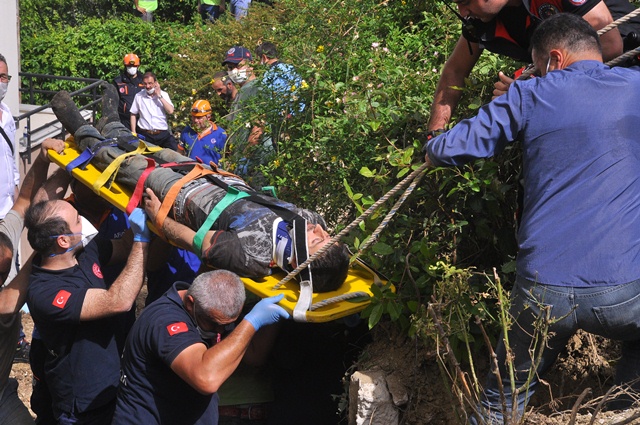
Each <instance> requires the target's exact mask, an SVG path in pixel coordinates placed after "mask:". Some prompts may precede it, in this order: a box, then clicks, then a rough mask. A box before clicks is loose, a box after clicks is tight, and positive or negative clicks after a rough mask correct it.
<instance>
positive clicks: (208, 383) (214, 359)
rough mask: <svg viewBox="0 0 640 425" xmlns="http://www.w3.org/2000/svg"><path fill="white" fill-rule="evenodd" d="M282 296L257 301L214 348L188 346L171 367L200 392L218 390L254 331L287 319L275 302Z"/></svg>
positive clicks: (237, 362)
mask: <svg viewBox="0 0 640 425" xmlns="http://www.w3.org/2000/svg"><path fill="white" fill-rule="evenodd" d="M283 297H284V295H282V294H281V295H279V296H277V297H271V298H265V299H263V300H262V301H260V302H259V303H258V304H256V305H255V307H253V309H252V310H251V311H250V312H249V313H248V314H247V315H246V316H245V317H244V319H243V320H242V321H241V322H240V324H239V325H238V326H237V327H236V328H235V329H234V330H233V332H231V333H230V334H229V336H227V337H226V338H225V339H223V340H222V341H220V342H219V343H217V344H216V345H214V346H213V347H211V348H209V349H207V348H206V346H205V345H204V344H193V345H191V346H189V347H187V348H186V349H184V350H183V351H182V352H181V353H180V354H178V356H177V357H176V358H175V359H174V360H173V362H172V363H171V370H173V371H174V372H175V373H176V374H177V375H178V376H180V378H182V379H183V380H184V381H185V382H186V383H188V384H189V385H191V387H193V388H194V389H195V390H196V391H198V392H200V393H202V394H213V393H214V392H216V391H218V388H220V385H222V383H223V382H224V381H226V380H227V378H229V376H230V375H231V374H232V373H233V371H234V370H236V368H237V367H238V364H239V363H240V360H242V356H244V354H245V352H246V351H247V348H248V347H249V343H250V342H251V339H252V338H253V336H254V335H255V333H256V332H257V331H258V330H259V329H260V328H262V327H264V326H267V325H270V324H273V323H276V322H277V321H279V320H280V319H283V318H284V319H287V318H289V313H287V312H286V311H285V310H284V309H283V308H282V307H280V306H279V305H277V304H276V303H277V302H278V301H280V300H282V298H283Z"/></svg>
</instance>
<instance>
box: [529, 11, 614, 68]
mask: <svg viewBox="0 0 640 425" xmlns="http://www.w3.org/2000/svg"><path fill="white" fill-rule="evenodd" d="M554 48H564V49H566V50H569V51H572V52H584V51H593V52H596V51H597V52H599V53H600V54H602V47H601V45H600V39H599V38H598V33H597V32H596V30H594V29H593V27H591V25H590V24H589V23H588V22H587V21H585V20H584V19H583V18H581V17H579V16H577V15H574V14H571V13H559V14H557V15H553V16H551V17H549V18H547V19H545V20H544V21H542V22H541V23H540V25H538V27H537V28H536V30H535V31H534V32H533V35H532V36H531V51H532V52H533V51H534V50H535V52H536V55H538V56H539V57H540V58H541V59H544V58H545V56H547V55H548V54H549V52H550V51H551V50H552V49H554Z"/></svg>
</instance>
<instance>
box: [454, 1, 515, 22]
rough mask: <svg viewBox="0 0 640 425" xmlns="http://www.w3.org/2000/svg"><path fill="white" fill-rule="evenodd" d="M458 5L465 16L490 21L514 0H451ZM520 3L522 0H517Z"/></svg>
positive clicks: (461, 13)
mask: <svg viewBox="0 0 640 425" xmlns="http://www.w3.org/2000/svg"><path fill="white" fill-rule="evenodd" d="M451 1H452V2H453V3H455V4H456V6H458V11H459V12H460V15H462V17H463V18H474V19H479V20H481V21H482V22H489V21H491V20H492V19H493V18H495V17H496V16H497V15H498V13H500V11H501V10H502V9H503V8H504V7H505V6H506V5H507V4H509V3H510V2H513V0H451ZM517 2H518V3H519V2H520V0H517Z"/></svg>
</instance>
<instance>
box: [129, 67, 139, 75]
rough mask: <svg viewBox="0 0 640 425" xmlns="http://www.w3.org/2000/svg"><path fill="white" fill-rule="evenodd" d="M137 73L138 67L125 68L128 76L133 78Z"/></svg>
mask: <svg viewBox="0 0 640 425" xmlns="http://www.w3.org/2000/svg"><path fill="white" fill-rule="evenodd" d="M137 73H138V67H137V66H128V67H127V74H129V75H131V76H132V77H133V76H134V75H136V74H137Z"/></svg>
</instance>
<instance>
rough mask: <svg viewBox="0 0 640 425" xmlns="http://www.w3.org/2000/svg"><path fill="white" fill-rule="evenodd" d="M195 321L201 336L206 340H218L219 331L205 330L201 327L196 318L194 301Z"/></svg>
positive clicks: (194, 312)
mask: <svg viewBox="0 0 640 425" xmlns="http://www.w3.org/2000/svg"><path fill="white" fill-rule="evenodd" d="M193 321H194V322H195V324H196V329H197V330H198V333H199V334H200V338H202V339H204V340H206V341H217V340H218V335H219V334H218V332H213V331H205V330H204V329H202V328H200V325H198V320H196V303H195V302H194V303H193Z"/></svg>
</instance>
